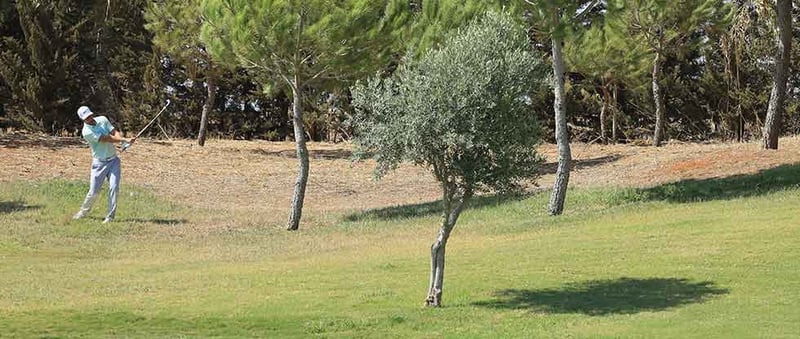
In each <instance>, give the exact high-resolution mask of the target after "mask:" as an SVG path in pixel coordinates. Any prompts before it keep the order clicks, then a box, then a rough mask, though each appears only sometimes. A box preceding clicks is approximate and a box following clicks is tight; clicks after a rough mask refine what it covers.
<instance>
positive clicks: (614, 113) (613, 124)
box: [611, 85, 619, 144]
mask: <svg viewBox="0 0 800 339" xmlns="http://www.w3.org/2000/svg"><path fill="white" fill-rule="evenodd" d="M617 91H618V89H617V85H614V88H613V91H612V92H611V93H613V94H612V100H614V101H613V102H614V104H613V105H612V106H611V108H612V109H611V140H612V142H613V143H615V144H616V143H617V111H618V109H619V108H618V107H619V106H618V105H619V101H617Z"/></svg>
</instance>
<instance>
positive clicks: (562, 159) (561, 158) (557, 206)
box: [548, 21, 572, 215]
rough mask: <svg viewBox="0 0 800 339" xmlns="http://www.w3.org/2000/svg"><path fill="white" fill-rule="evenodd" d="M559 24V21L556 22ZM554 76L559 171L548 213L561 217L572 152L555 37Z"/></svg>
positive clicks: (559, 54)
mask: <svg viewBox="0 0 800 339" xmlns="http://www.w3.org/2000/svg"><path fill="white" fill-rule="evenodd" d="M556 22H557V21H556ZM552 41H553V76H554V79H555V86H554V88H553V92H554V93H555V102H554V103H553V108H554V110H555V115H556V143H557V144H558V170H557V171H556V180H555V183H553V192H552V194H551V195H550V205H549V207H548V213H550V215H560V214H561V213H563V212H564V200H566V197H567V185H568V184H569V170H570V168H569V167H570V162H571V161H572V152H571V151H570V148H569V131H568V130H567V112H566V107H565V106H564V104H565V103H564V99H565V98H564V72H565V70H564V57H563V56H562V54H561V38H557V37H555V36H553V38H552Z"/></svg>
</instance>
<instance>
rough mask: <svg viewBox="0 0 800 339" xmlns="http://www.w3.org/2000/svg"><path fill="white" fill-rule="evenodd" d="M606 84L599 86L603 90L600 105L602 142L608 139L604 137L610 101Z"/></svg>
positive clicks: (605, 142)
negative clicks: (601, 103)
mask: <svg viewBox="0 0 800 339" xmlns="http://www.w3.org/2000/svg"><path fill="white" fill-rule="evenodd" d="M607 86H608V85H607V84H604V85H602V86H601V89H602V90H603V105H602V106H601V107H600V140H601V141H602V142H603V143H604V144H607V143H608V139H606V135H607V134H606V115H607V112H608V107H609V104H610V102H611V95H610V94H609V93H608V87H607Z"/></svg>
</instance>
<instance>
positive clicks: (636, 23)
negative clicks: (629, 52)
mask: <svg viewBox="0 0 800 339" xmlns="http://www.w3.org/2000/svg"><path fill="white" fill-rule="evenodd" d="M609 3H610V6H612V7H616V8H621V9H624V10H623V11H620V12H621V13H622V15H623V17H622V18H621V20H624V21H626V22H627V27H628V31H629V32H630V33H631V34H632V35H635V36H638V37H641V38H642V41H644V42H645V43H646V44H647V47H648V48H649V52H650V54H651V55H652V59H653V61H652V73H651V74H652V89H653V92H652V93H653V102H654V105H655V117H656V123H655V127H654V129H653V145H654V146H656V147H658V146H661V143H662V142H663V140H664V124H665V120H666V118H665V110H666V109H665V101H666V100H665V97H664V93H663V92H662V87H661V86H662V85H661V78H662V75H663V70H662V66H663V63H664V60H665V56H666V55H667V54H668V53H670V52H671V51H672V50H675V49H679V48H686V47H687V46H686V45H687V43H688V42H689V38H690V37H691V36H692V35H693V34H697V33H698V32H702V31H703V30H704V29H710V28H711V27H713V26H716V25H721V24H724V23H726V22H727V20H729V15H730V14H731V12H730V6H729V5H728V4H726V3H724V1H723V0H675V1H672V0H617V1H610V2H609Z"/></svg>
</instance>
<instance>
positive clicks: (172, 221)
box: [119, 218, 188, 225]
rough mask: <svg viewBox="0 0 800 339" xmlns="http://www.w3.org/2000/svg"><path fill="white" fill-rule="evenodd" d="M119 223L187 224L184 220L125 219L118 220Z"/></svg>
mask: <svg viewBox="0 0 800 339" xmlns="http://www.w3.org/2000/svg"><path fill="white" fill-rule="evenodd" d="M119 221H121V222H133V223H147V224H157V225H178V224H185V223H186V222H188V220H186V219H158V218H152V219H147V218H125V219H120V220H119Z"/></svg>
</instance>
